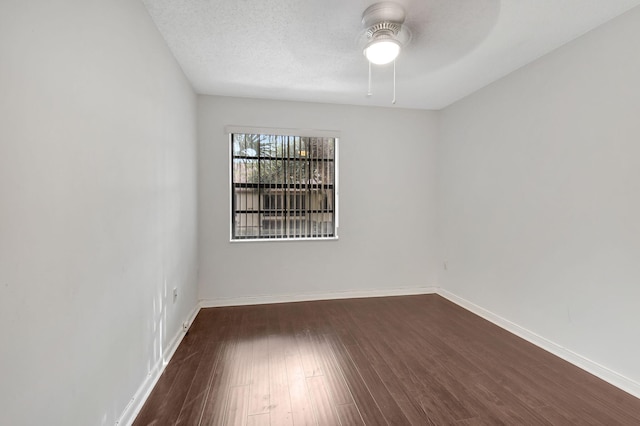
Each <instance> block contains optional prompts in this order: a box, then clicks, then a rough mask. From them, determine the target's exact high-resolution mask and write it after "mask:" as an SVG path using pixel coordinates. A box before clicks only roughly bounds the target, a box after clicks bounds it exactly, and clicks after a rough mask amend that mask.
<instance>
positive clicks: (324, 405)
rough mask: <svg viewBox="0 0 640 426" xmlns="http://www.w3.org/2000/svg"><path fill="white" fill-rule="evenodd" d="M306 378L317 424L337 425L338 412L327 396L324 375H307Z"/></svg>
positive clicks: (322, 425)
mask: <svg viewBox="0 0 640 426" xmlns="http://www.w3.org/2000/svg"><path fill="white" fill-rule="evenodd" d="M306 380H307V386H309V394H310V395H311V401H312V405H313V411H314V413H315V415H316V419H317V421H318V425H319V426H324V425H339V424H340V420H339V419H338V413H337V412H336V411H335V410H334V406H333V401H331V399H330V398H329V393H328V391H327V385H326V382H325V378H324V376H313V377H307V379H306Z"/></svg>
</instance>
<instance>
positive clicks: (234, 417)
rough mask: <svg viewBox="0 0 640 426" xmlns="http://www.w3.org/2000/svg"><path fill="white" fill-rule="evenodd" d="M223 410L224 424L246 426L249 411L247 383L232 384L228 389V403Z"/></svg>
mask: <svg viewBox="0 0 640 426" xmlns="http://www.w3.org/2000/svg"><path fill="white" fill-rule="evenodd" d="M225 411H226V418H225V422H224V424H225V425H229V426H246V424H247V421H248V418H247V417H248V411H249V385H244V386H232V387H231V389H229V405H228V406H227V409H226V410H225Z"/></svg>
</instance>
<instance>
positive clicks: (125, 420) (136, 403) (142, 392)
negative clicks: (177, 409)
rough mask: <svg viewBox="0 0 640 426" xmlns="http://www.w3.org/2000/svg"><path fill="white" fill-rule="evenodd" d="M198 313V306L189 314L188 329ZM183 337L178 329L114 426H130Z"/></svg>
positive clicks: (181, 331) (182, 333)
mask: <svg viewBox="0 0 640 426" xmlns="http://www.w3.org/2000/svg"><path fill="white" fill-rule="evenodd" d="M198 312H200V306H199V305H197V306H196V307H195V308H193V310H192V311H191V312H190V313H189V316H188V317H187V320H186V322H187V324H189V327H191V324H193V320H194V319H195V318H196V315H198ZM185 335H186V332H185V331H184V330H183V329H182V328H180V329H179V330H178V332H177V333H176V335H175V336H174V337H173V339H171V342H170V343H169V345H168V346H167V348H166V349H165V350H164V352H163V354H162V358H161V359H159V360H158V362H156V364H155V365H154V366H153V368H152V369H151V371H150V372H149V374H147V377H146V379H145V380H144V382H143V383H142V384H141V385H140V387H139V388H138V390H137V391H136V393H135V395H134V396H133V398H131V401H129V404H128V405H127V407H126V408H125V409H124V411H123V413H122V415H121V416H120V419H119V420H118V421H117V422H116V426H130V425H131V424H132V423H133V421H134V420H135V419H136V416H137V415H138V413H140V410H141V409H142V406H143V405H144V403H145V402H146V400H147V398H149V395H150V394H151V391H152V390H153V388H154V386H155V385H156V383H157V382H158V380H159V379H160V376H161V375H162V373H163V372H164V369H165V367H166V366H167V364H168V363H169V361H170V360H171V358H172V357H173V354H175V353H176V349H178V346H179V345H180V342H182V339H183V338H184V336H185Z"/></svg>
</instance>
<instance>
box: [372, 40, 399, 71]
mask: <svg viewBox="0 0 640 426" xmlns="http://www.w3.org/2000/svg"><path fill="white" fill-rule="evenodd" d="M364 54H365V56H366V57H367V59H368V60H369V62H371V63H372V64H376V65H384V64H388V63H389V62H393V61H394V60H395V59H396V58H397V57H398V55H399V54H400V44H399V43H398V42H397V41H395V40H392V39H384V40H374V41H373V42H371V43H370V44H369V45H368V46H367V47H366V49H364Z"/></svg>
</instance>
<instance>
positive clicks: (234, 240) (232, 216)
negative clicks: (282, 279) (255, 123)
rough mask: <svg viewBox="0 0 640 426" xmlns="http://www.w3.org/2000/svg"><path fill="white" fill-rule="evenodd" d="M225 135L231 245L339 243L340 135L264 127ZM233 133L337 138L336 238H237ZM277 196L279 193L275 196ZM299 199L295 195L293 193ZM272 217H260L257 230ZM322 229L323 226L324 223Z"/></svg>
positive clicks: (234, 129)
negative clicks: (235, 228)
mask: <svg viewBox="0 0 640 426" xmlns="http://www.w3.org/2000/svg"><path fill="white" fill-rule="evenodd" d="M225 133H226V135H227V147H228V149H229V152H228V160H227V161H228V163H229V210H228V211H229V219H228V222H227V224H228V226H229V241H230V242H232V243H239V242H242V243H246V242H265V241H270V242H291V241H336V240H338V239H339V237H338V230H339V227H340V222H339V205H340V203H339V199H340V196H339V194H340V191H339V145H340V133H339V132H337V131H331V130H301V129H274V128H265V127H259V128H257V127H246V126H226V127H225ZM234 134H258V135H268V136H292V137H301V138H302V137H304V138H333V139H334V142H333V143H334V148H333V149H334V155H333V175H334V182H333V203H334V206H333V224H334V226H333V235H331V236H311V237H296V236H278V237H266V236H256V237H250V238H237V237H235V238H234V221H235V212H234V206H235V203H234V197H236V196H237V193H236V191H235V190H234V182H233V172H234V166H233V159H234V152H233V135H234ZM262 195H266V194H260V195H259V196H258V202H259V203H262V201H263V200H262ZM274 195H276V194H274ZM279 195H280V196H282V201H283V202H284V203H285V204H286V203H287V197H285V196H284V194H279ZM287 196H291V194H288V195H287ZM293 196H296V194H293ZM270 217H271V216H269V215H268V216H265V217H260V216H259V217H258V225H257V226H258V227H261V224H262V220H263V219H266V220H270ZM294 220H298V221H301V220H304V221H307V220H310V215H305V214H303V215H296V216H295V219H294ZM319 226H321V227H323V225H322V224H320V225H319Z"/></svg>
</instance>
